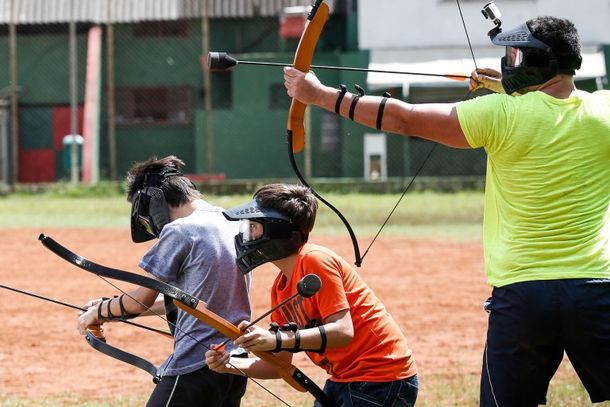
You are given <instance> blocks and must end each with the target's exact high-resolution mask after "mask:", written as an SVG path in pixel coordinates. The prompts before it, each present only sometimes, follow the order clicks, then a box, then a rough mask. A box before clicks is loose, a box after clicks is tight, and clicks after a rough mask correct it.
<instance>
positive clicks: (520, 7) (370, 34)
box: [358, 0, 610, 88]
mask: <svg viewBox="0 0 610 407" xmlns="http://www.w3.org/2000/svg"><path fill="white" fill-rule="evenodd" d="M487 2H488V0H477V1H471V0H460V6H461V9H462V13H463V15H464V21H465V24H466V28H467V30H468V35H469V37H470V41H471V42H472V46H473V52H474V55H475V58H476V61H477V66H478V67H489V68H494V69H499V64H500V58H501V56H502V55H503V52H504V50H503V49H501V48H500V47H497V46H494V45H492V44H491V41H490V39H489V37H488V35H487V32H488V31H489V30H491V29H492V28H493V27H494V24H493V23H492V22H491V20H488V19H486V18H485V17H484V16H483V14H482V13H481V9H482V8H483V6H484V5H485V4H487ZM494 3H495V4H496V6H497V7H498V8H499V10H500V12H501V13H502V16H501V20H502V27H503V28H505V29H510V28H513V27H515V26H517V25H519V24H522V23H523V22H525V21H526V20H528V19H530V18H533V17H536V16H539V15H553V16H556V17H562V18H568V19H569V20H571V21H572V22H573V23H574V24H575V25H576V27H577V29H578V31H579V33H580V36H581V41H582V44H583V67H582V69H581V70H580V71H578V72H577V75H576V76H577V78H578V77H579V76H580V77H583V78H584V77H599V76H604V75H605V74H606V71H605V64H604V59H603V54H602V53H601V52H600V50H599V45H600V44H610V1H609V0H582V1H580V2H577V1H573V0H496V1H495V2H494ZM358 24H359V33H358V39H359V46H360V48H362V49H368V50H370V52H371V65H370V68H372V69H393V70H408V71H419V72H435V73H449V74H451V73H470V72H471V71H472V69H473V68H474V62H473V60H472V55H471V52H470V50H469V48H468V42H467V38H466V34H465V33H464V27H463V24H462V20H461V19H460V13H459V9H458V6H457V3H456V1H455V0H359V1H358ZM367 81H368V83H369V86H372V87H373V88H375V87H379V88H383V87H384V86H388V85H394V86H395V85H399V84H402V85H403V86H408V84H409V83H411V84H413V83H416V82H439V80H438V79H435V78H427V77H416V76H405V77H401V78H398V77H397V76H396V75H393V76H390V75H386V74H369V76H368V80H367ZM443 81H444V80H443V79H441V80H440V82H441V83H442V82H443Z"/></svg>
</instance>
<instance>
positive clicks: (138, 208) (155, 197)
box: [131, 167, 182, 243]
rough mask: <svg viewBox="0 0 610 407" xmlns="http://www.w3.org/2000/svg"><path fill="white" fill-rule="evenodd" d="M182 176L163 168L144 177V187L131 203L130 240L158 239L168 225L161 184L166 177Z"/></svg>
mask: <svg viewBox="0 0 610 407" xmlns="http://www.w3.org/2000/svg"><path fill="white" fill-rule="evenodd" d="M176 175H182V173H181V172H180V171H178V170H177V169H175V168H173V167H164V168H162V169H160V170H154V171H151V172H149V173H148V174H147V175H146V178H145V180H144V185H143V186H142V188H140V189H139V190H138V192H136V194H135V195H134V196H133V199H132V201H131V240H132V241H133V242H135V243H140V242H146V241H148V240H152V239H154V238H157V237H159V234H160V233H161V229H163V226H165V225H166V224H168V223H169V206H168V204H167V201H166V200H165V195H164V194H163V190H161V188H160V187H161V184H163V181H164V180H165V179H166V178H167V177H171V176H176Z"/></svg>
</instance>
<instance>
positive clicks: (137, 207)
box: [78, 156, 251, 407]
mask: <svg viewBox="0 0 610 407" xmlns="http://www.w3.org/2000/svg"><path fill="white" fill-rule="evenodd" d="M183 165H184V163H183V162H182V161H181V160H179V159H178V158H176V157H174V156H169V157H165V158H162V159H156V158H155V157H153V158H151V159H149V160H147V161H145V162H142V163H137V164H135V165H134V166H133V167H132V168H131V170H130V171H129V173H128V176H127V184H128V191H127V196H128V199H129V200H130V201H131V202H132V214H131V234H132V240H133V241H134V242H143V241H147V240H151V239H154V238H159V240H158V241H157V242H156V243H155V245H154V246H152V247H151V248H150V249H149V250H148V252H147V253H146V254H145V255H144V257H143V258H142V260H141V261H140V264H139V265H140V267H141V268H142V269H144V270H145V271H147V272H148V273H150V274H152V276H154V277H155V278H157V279H159V280H161V281H164V282H166V283H169V284H172V285H174V286H176V287H178V288H180V289H181V290H183V291H185V292H187V293H189V294H191V295H193V296H194V297H197V298H198V299H200V300H202V301H204V302H205V303H206V304H207V308H208V309H210V311H212V312H214V313H216V314H218V315H220V316H221V317H223V318H224V319H226V320H228V321H229V322H232V323H233V324H238V323H240V322H241V321H243V320H249V319H250V317H251V312H250V304H249V298H248V292H249V289H250V283H251V281H250V276H249V275H243V274H242V273H241V272H240V271H239V269H238V268H237V266H236V262H235V247H234V237H235V235H236V234H237V233H238V230H237V229H238V227H237V226H236V225H235V223H233V222H229V221H227V220H226V218H225V217H224V216H223V214H222V210H223V209H222V208H219V207H215V206H213V205H211V204H209V203H208V202H206V201H204V200H203V199H202V198H201V194H200V193H199V191H198V190H197V189H196V187H195V185H194V184H193V183H192V182H191V181H190V180H189V179H188V178H186V177H185V176H183V175H182V173H181V172H180V168H181V167H182V166H183ZM158 294H159V293H158V292H156V291H154V290H150V289H148V288H144V287H139V288H136V289H135V290H132V291H130V292H128V293H126V294H123V295H121V296H120V297H118V298H115V299H109V300H101V299H96V300H92V301H90V302H89V303H88V304H87V307H88V310H87V312H85V313H82V315H81V316H80V317H79V321H78V328H79V331H81V333H83V334H84V333H85V330H86V328H87V326H89V325H94V324H99V323H102V322H104V320H105V319H106V318H111V317H113V316H118V315H128V314H140V313H142V312H144V311H147V310H149V308H150V307H151V306H152V305H153V304H154V303H155V301H156V300H157V297H158ZM166 311H167V312H166V314H167V316H168V319H170V325H171V327H172V331H173V334H174V352H173V354H172V355H170V356H169V358H168V359H167V360H166V361H165V362H163V364H162V365H161V367H160V368H159V374H160V375H161V376H162V379H161V381H160V382H159V383H158V384H157V385H156V386H155V389H154V390H153V392H152V394H151V396H150V398H149V400H148V403H147V406H148V407H153V406H168V405H178V404H180V405H189V406H212V407H215V406H218V407H232V406H239V405H240V400H241V398H242V396H243V395H244V393H245V391H246V380H247V379H246V378H245V377H239V376H235V375H226V374H218V373H215V372H212V371H210V370H209V369H208V367H207V366H206V365H205V359H204V353H205V351H206V350H207V348H209V347H210V346H211V345H212V344H215V343H220V342H223V341H224V340H225V339H226V337H225V336H223V335H222V334H221V333H219V332H218V331H216V330H215V329H214V328H212V327H210V326H208V325H206V324H204V323H203V322H201V321H199V320H198V319H197V318H195V317H194V316H192V315H190V314H188V313H186V312H184V311H182V310H178V309H176V308H170V307H168V308H167V309H166ZM155 312H156V311H155ZM198 342H199V343H198ZM226 350H227V351H229V352H231V353H232V354H233V355H236V356H243V357H247V355H246V352H245V351H244V350H243V349H240V348H237V347H236V346H235V345H233V343H232V342H228V343H227V345H226Z"/></svg>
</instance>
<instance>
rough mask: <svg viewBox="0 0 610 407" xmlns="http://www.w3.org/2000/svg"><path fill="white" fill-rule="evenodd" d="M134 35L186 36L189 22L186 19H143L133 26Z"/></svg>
mask: <svg viewBox="0 0 610 407" xmlns="http://www.w3.org/2000/svg"><path fill="white" fill-rule="evenodd" d="M132 30H133V35H134V37H186V36H187V35H188V24H187V21H186V20H177V21H143V22H141V23H136V24H134V25H133V26H132Z"/></svg>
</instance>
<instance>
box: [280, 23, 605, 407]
mask: <svg viewBox="0 0 610 407" xmlns="http://www.w3.org/2000/svg"><path fill="white" fill-rule="evenodd" d="M490 37H491V38H492V42H493V43H494V44H496V45H500V46H504V47H505V50H506V54H505V56H504V57H503V58H502V75H500V74H499V73H497V72H494V71H492V70H487V69H482V70H479V71H478V72H473V75H472V76H473V80H472V81H471V83H470V88H471V90H473V89H476V88H478V87H486V88H489V89H492V90H495V91H501V92H502V93H501V94H494V95H487V96H482V97H478V98H475V99H472V100H469V101H465V102H460V103H456V104H449V103H447V104H408V103H404V102H402V101H398V100H395V99H387V98H380V97H374V96H363V97H357V96H355V95H352V94H350V93H346V92H345V90H344V89H342V90H339V91H337V89H334V88H330V87H327V86H324V85H322V84H321V83H320V82H319V81H318V80H317V78H316V77H315V76H314V75H313V74H311V73H307V74H305V73H302V72H299V71H298V70H296V69H294V68H285V70H284V79H285V83H286V88H287V90H288V95H289V96H292V97H295V98H297V99H298V100H300V101H301V102H304V103H306V104H313V105H317V106H320V107H322V108H324V109H327V110H330V111H333V110H334V111H335V112H336V113H338V114H340V115H342V116H348V117H350V118H351V119H352V120H355V121H357V122H359V123H361V124H364V125H366V126H369V127H377V128H378V129H381V130H383V131H386V132H392V133H398V134H401V135H405V136H418V137H421V138H425V139H428V140H432V141H436V142H438V143H442V144H445V145H448V146H452V147H456V148H479V147H483V148H485V150H486V152H487V154H488V165H487V185H486V191H485V194H486V205H485V221H484V249H485V268H486V274H487V278H488V282H489V284H490V285H491V286H492V287H493V292H492V297H491V298H490V299H489V300H488V301H487V303H486V310H487V311H488V312H490V317H489V327H488V333H487V345H486V347H485V352H484V357H483V372H482V378H481V405H482V406H536V405H538V404H544V403H545V400H546V392H547V389H548V384H549V382H550V380H551V378H552V376H553V375H554V373H555V371H556V370H557V367H558V366H559V364H560V362H561V360H562V357H563V353H564V351H565V352H566V353H567V355H568V357H569V358H570V360H571V362H572V364H573V365H574V368H575V370H576V372H577V373H578V375H579V377H580V379H581V380H582V382H583V384H584V386H585V387H586V389H587V391H588V392H589V395H590V397H591V400H592V401H593V402H601V401H604V400H610V91H597V92H594V93H588V92H583V91H580V90H577V89H576V87H575V86H574V80H573V76H574V74H575V70H577V69H578V68H580V63H581V51H580V40H579V37H578V33H577V30H576V28H575V27H574V25H573V24H572V23H571V22H570V21H568V20H565V19H559V18H554V17H538V18H535V19H532V20H529V21H528V22H527V23H526V24H523V25H521V26H519V27H517V28H515V29H513V30H509V31H507V32H502V30H501V29H499V25H498V27H497V29H495V30H492V31H490Z"/></svg>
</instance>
